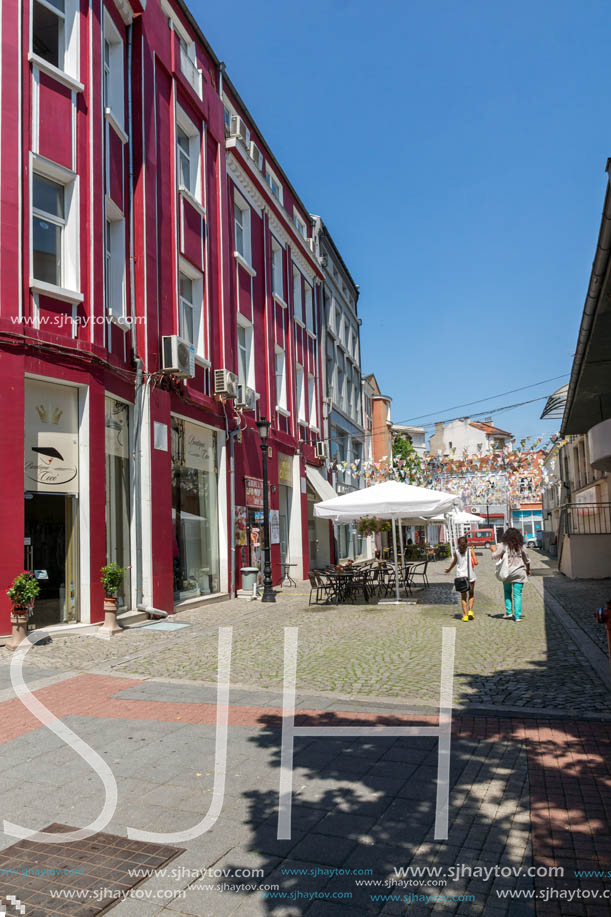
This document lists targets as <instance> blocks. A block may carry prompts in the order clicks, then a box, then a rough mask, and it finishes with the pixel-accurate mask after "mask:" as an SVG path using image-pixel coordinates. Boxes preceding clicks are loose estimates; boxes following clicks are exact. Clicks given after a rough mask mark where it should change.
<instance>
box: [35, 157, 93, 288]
mask: <svg viewBox="0 0 611 917" xmlns="http://www.w3.org/2000/svg"><path fill="white" fill-rule="evenodd" d="M30 168H31V175H32V195H31V208H32V210H31V214H30V219H31V230H30V233H31V235H30V240H31V260H30V285H31V286H32V289H33V290H34V292H39V293H40V292H45V293H48V292H53V294H54V295H56V296H58V297H59V298H60V299H65V300H66V301H67V302H80V301H81V300H82V298H83V297H82V296H81V294H80V293H79V292H77V291H78V290H79V287H80V271H79V244H80V239H79V208H78V177H77V176H76V175H75V174H74V172H70V171H69V170H68V169H64V168H62V167H61V166H58V165H55V164H54V163H52V162H49V160H47V159H43V158H42V157H39V156H36V155H35V154H33V153H32V154H30ZM48 285H50V286H52V287H53V288H54V289H53V291H50V290H48V289H46V287H47V286H48ZM68 293H70V294H71V295H70V296H68V295H66V294H68ZM60 294H61V295H60Z"/></svg>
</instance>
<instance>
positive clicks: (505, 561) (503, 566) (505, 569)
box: [496, 548, 509, 583]
mask: <svg viewBox="0 0 611 917" xmlns="http://www.w3.org/2000/svg"><path fill="white" fill-rule="evenodd" d="M496 578H497V579H498V580H500V581H501V582H502V583H506V582H507V580H508V579H509V550H508V549H507V548H505V550H504V552H503V556H502V557H501V559H500V560H497V562H496Z"/></svg>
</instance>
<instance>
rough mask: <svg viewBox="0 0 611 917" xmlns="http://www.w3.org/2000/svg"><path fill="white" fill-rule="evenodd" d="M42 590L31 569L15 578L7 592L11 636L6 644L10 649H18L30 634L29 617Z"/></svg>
mask: <svg viewBox="0 0 611 917" xmlns="http://www.w3.org/2000/svg"><path fill="white" fill-rule="evenodd" d="M39 592H40V586H39V584H38V580H37V579H36V577H35V576H34V574H33V573H31V572H30V571H29V570H24V571H23V573H20V574H19V575H18V576H16V577H15V579H14V580H13V582H12V584H11V587H10V589H7V591H6V594H7V595H8V597H9V600H10V603H11V628H12V634H11V638H10V640H9V641H8V643H7V644H6V646H7V648H8V649H9V650H16V649H17V647H18V646H19V644H20V643H21V641H22V640H25V639H26V637H27V635H28V618H29V617H30V615H31V613H32V608H33V607H34V602H35V601H36V597H37V595H38V593H39Z"/></svg>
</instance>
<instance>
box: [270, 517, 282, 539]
mask: <svg viewBox="0 0 611 917" xmlns="http://www.w3.org/2000/svg"><path fill="white" fill-rule="evenodd" d="M269 543H270V544H280V510H279V509H270V511H269Z"/></svg>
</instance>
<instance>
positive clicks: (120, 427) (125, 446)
mask: <svg viewBox="0 0 611 917" xmlns="http://www.w3.org/2000/svg"><path fill="white" fill-rule="evenodd" d="M128 416H129V415H128V408H127V405H126V404H124V403H123V402H122V401H116V400H115V399H114V398H108V397H107V398H106V454H107V455H116V456H118V457H119V458H124V459H126V458H129V426H128Z"/></svg>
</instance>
